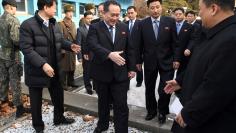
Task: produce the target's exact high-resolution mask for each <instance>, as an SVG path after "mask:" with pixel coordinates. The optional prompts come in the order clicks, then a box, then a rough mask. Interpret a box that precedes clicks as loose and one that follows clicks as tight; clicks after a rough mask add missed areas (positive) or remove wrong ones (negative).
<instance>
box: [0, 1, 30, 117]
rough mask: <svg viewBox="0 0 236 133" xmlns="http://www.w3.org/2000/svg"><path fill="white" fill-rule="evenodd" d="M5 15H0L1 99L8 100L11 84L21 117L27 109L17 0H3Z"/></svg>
mask: <svg viewBox="0 0 236 133" xmlns="http://www.w3.org/2000/svg"><path fill="white" fill-rule="evenodd" d="M2 6H3V8H4V13H3V15H1V16H0V24H1V25H0V101H1V102H2V103H4V102H8V90H9V84H10V87H11V90H12V92H13V101H12V103H13V105H14V106H16V107H17V112H16V115H17V117H20V116H21V115H22V114H23V113H24V112H25V111H26V110H25V109H24V108H23V105H22V103H21V84H20V80H21V76H22V74H23V67H22V63H21V54H20V52H19V46H18V41H19V27H20V22H19V20H18V19H17V18H16V17H15V16H14V15H15V13H16V7H17V5H16V1H15V0H3V1H2Z"/></svg>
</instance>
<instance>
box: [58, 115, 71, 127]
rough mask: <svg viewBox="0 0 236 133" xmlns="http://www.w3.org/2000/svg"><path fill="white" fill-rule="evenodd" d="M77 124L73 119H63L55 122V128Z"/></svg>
mask: <svg viewBox="0 0 236 133" xmlns="http://www.w3.org/2000/svg"><path fill="white" fill-rule="evenodd" d="M74 122H75V120H74V119H72V118H65V117H64V118H63V119H61V120H60V121H54V125H55V126H58V125H61V124H62V125H69V124H72V123H74Z"/></svg>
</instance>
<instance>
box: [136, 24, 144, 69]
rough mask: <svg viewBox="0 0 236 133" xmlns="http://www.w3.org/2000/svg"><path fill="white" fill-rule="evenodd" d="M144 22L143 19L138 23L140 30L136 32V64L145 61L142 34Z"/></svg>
mask: <svg viewBox="0 0 236 133" xmlns="http://www.w3.org/2000/svg"><path fill="white" fill-rule="evenodd" d="M142 23H143V21H141V22H139V23H138V30H137V31H136V32H135V35H134V40H136V41H135V42H136V44H135V46H136V64H142V63H143V48H144V46H143V45H144V43H143V36H142Z"/></svg>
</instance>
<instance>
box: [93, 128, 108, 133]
mask: <svg viewBox="0 0 236 133" xmlns="http://www.w3.org/2000/svg"><path fill="white" fill-rule="evenodd" d="M106 130H107V129H101V128H98V127H96V128H95V130H94V131H93V133H101V132H103V131H106Z"/></svg>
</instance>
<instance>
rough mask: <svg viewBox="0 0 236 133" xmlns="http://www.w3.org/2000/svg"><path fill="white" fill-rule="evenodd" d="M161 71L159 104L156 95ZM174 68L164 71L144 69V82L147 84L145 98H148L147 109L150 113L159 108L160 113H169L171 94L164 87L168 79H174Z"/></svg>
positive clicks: (155, 111)
mask: <svg viewBox="0 0 236 133" xmlns="http://www.w3.org/2000/svg"><path fill="white" fill-rule="evenodd" d="M158 72H159V73H160V83H159V87H158V94H159V100H158V105H157V101H156V96H155V88H156V80H157V76H158ZM173 75H174V70H170V71H164V70H162V69H155V70H144V76H145V77H144V82H145V86H146V92H145V98H146V109H147V112H148V113H150V114H154V113H157V108H158V110H159V113H161V114H168V113H169V102H170V95H168V94H166V93H165V92H164V87H165V85H166V81H168V80H171V79H173Z"/></svg>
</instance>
